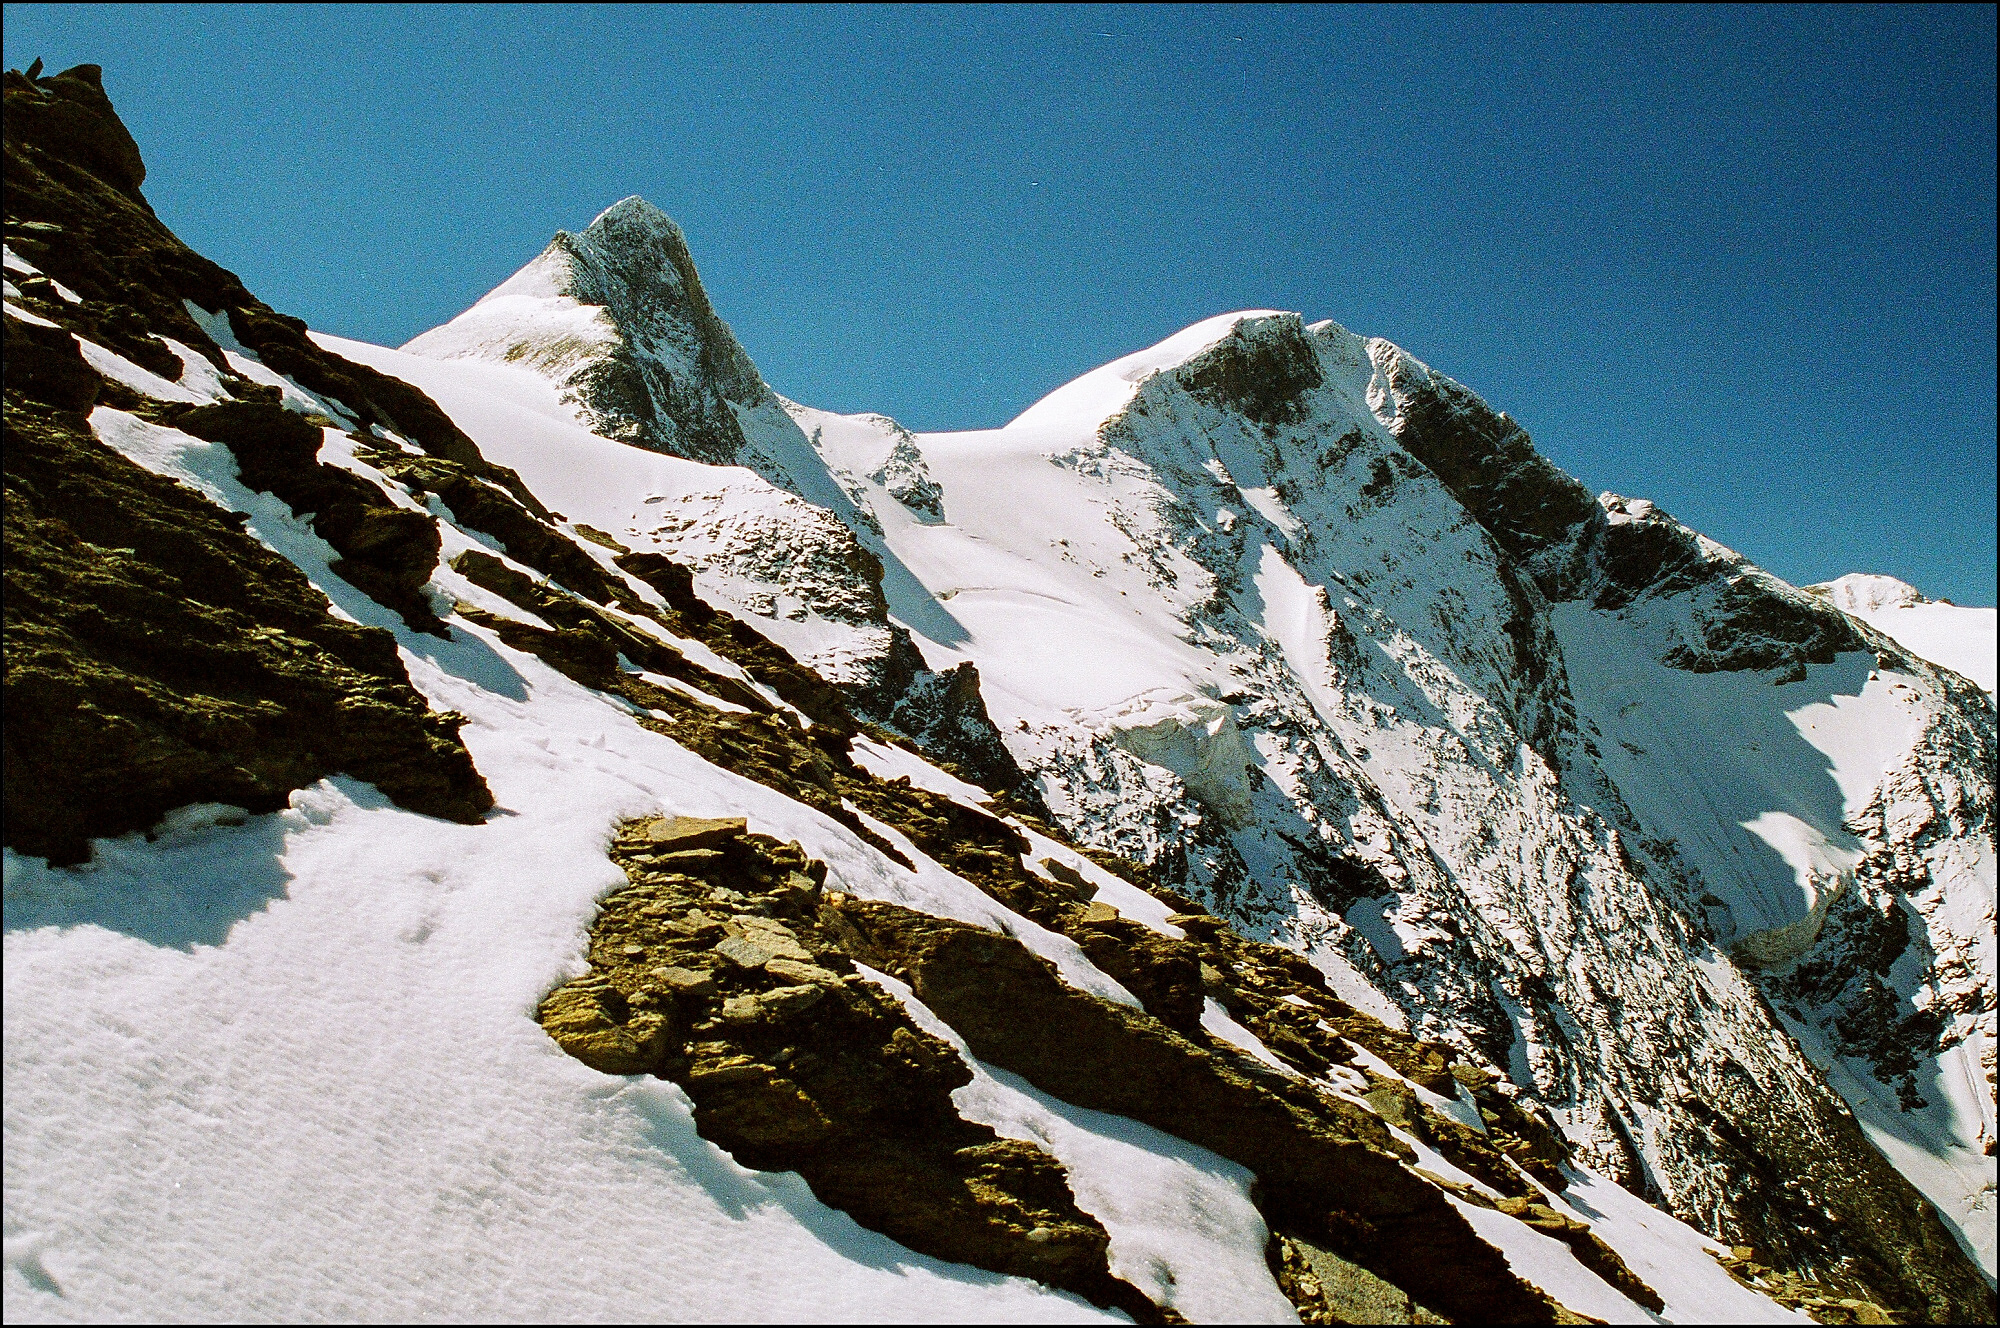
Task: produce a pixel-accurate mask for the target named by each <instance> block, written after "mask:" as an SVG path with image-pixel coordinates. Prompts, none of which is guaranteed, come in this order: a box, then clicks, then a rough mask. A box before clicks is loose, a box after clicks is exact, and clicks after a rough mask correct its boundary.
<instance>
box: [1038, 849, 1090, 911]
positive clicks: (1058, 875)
mask: <svg viewBox="0 0 2000 1328" xmlns="http://www.w3.org/2000/svg"><path fill="white" fill-rule="evenodd" d="M1042 870H1043V871H1045V872H1047V873H1048V874H1049V875H1050V876H1052V877H1054V878H1055V879H1056V880H1058V881H1061V882H1062V883H1063V884H1064V885H1066V886H1068V887H1069V888H1070V889H1071V890H1072V891H1074V892H1075V894H1076V897H1077V898H1078V899H1081V900H1083V901H1085V902H1086V903H1087V902H1089V901H1090V900H1092V899H1094V898H1096V897H1097V887H1096V886H1094V885H1092V884H1091V883H1090V882H1089V881H1088V880H1086V879H1084V875H1083V873H1082V872H1080V871H1078V870H1077V869H1076V868H1074V867H1072V866H1070V865H1069V864H1068V863H1066V862H1059V861H1057V860H1056V859H1055V858H1043V859H1042Z"/></svg>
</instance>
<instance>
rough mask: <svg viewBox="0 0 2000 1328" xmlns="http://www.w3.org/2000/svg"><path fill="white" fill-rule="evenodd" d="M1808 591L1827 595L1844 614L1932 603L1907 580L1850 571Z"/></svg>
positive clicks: (1866, 612)
mask: <svg viewBox="0 0 2000 1328" xmlns="http://www.w3.org/2000/svg"><path fill="white" fill-rule="evenodd" d="M1806 588H1807V589H1808V590H1812V591H1815V592H1817V593H1819V594H1822V595H1825V596H1826V597H1827V598H1828V599H1830V600H1832V601H1833V605H1834V607H1835V608H1837V609H1839V610H1841V611H1842V612H1844V613H1853V614H1868V613H1873V612H1875V611H1876V610H1878V609H1907V608H1910V607H1912V606H1914V605H1918V604H1929V603H1931V602H1932V601H1931V600H1930V598H1929V597H1928V596H1926V595H1925V594H1924V593H1923V592H1922V591H1920V590H1918V589H1917V588H1916V587H1915V586H1913V585H1911V584H1910V583H1909V582H1907V581H1898V580H1897V579H1896V578H1895V577H1893V576H1878V575H1875V574H1873V573H1869V572H1849V573H1848V574H1847V575H1846V576H1842V577H1836V578H1834V579H1833V580H1831V581H1822V582H1820V583H1819V584H1818V585H1815V586H1808V587H1806Z"/></svg>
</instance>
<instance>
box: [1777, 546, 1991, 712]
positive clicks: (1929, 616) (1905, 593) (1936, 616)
mask: <svg viewBox="0 0 2000 1328" xmlns="http://www.w3.org/2000/svg"><path fill="white" fill-rule="evenodd" d="M1808 589H1810V590H1814V591H1818V592H1821V593H1823V594H1825V595H1826V597H1827V598H1828V599H1830V600H1832V601H1833V603H1834V606H1835V607H1837V608H1839V609H1840V610H1842V611H1843V612H1845V613H1851V614H1853V615H1854V616H1855V617H1857V618H1859V619H1861V621H1863V622H1865V623H1867V624H1868V625H1869V626H1870V627H1873V628H1875V629H1876V630H1877V631H1879V632H1881V633H1883V634H1884V635H1886V636H1889V637H1891V638H1893V639H1894V640H1895V641H1896V643H1897V644H1898V645H1901V646H1903V647H1904V648H1906V649H1908V650H1909V651H1911V652H1912V653H1913V654H1917V655H1921V656H1922V657H1923V658H1925V659H1927V660H1929V661H1930V662H1931V663H1933V664H1942V665H1943V666H1944V667H1946V668H1948V669H1951V670H1952V671H1953V672H1956V673H1962V674H1964V675H1965V676H1966V677H1968V678H1970V679H1972V680H1973V681H1974V682H1976V683H1978V684H1979V685H1980V686H1981V687H1982V688H1984V689H1985V691H1986V695H1987V696H1989V697H1991V696H1992V695H1993V686H1994V674H1995V670H1996V667H2000V666H1996V663H1995V659H1994V652H1995V642H1994V620H1995V616H1996V610H1993V609H1968V608H1961V607H1960V606H1959V605H1956V604H1951V603H1947V602H1945V601H1943V600H1933V599H1926V598H1924V596H1923V594H1922V593H1921V592H1920V591H1918V589H1917V588H1916V587H1915V586H1913V585H1911V584H1910V583H1909V582H1907V581H1898V580H1897V579H1896V578H1895V577H1893V576H1870V575H1868V574H1866V573H1863V572H1851V573H1849V574H1848V575H1846V576H1843V577H1840V578H1838V579H1837V580H1833V581H1827V582H1823V583H1821V584H1820V585H1816V586H1810V587H1808Z"/></svg>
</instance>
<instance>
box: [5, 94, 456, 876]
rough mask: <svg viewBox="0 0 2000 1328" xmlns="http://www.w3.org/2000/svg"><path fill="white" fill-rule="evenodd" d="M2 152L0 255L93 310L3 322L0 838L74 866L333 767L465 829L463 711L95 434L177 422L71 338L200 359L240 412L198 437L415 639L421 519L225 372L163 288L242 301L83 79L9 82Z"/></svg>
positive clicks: (166, 361)
mask: <svg viewBox="0 0 2000 1328" xmlns="http://www.w3.org/2000/svg"><path fill="white" fill-rule="evenodd" d="M5 145H6V181H7V193H6V203H7V234H8V243H9V245H10V246H12V247H14V248H15V249H16V251H17V252H21V253H22V254H23V255H24V256H26V257H28V258H29V259H30V261H33V262H35V263H36V264H37V265H38V266H40V267H42V268H43V269H44V270H45V271H46V272H48V273H50V274H51V275H53V276H54V278H55V279H56V280H58V281H61V282H62V283H63V284H64V285H66V286H69V287H71V288H72V289H73V290H75V291H76V292H77V293H78V295H79V296H80V297H81V299H80V302H77V303H72V302H70V301H68V300H64V299H59V298H56V297H55V296H54V294H53V292H52V291H51V292H48V293H42V292H39V291H36V292H30V291H28V290H24V292H23V296H24V301H25V302H27V303H29V304H31V305H32V306H33V308H34V309H36V310H40V311H41V313H40V315H38V316H44V317H46V318H48V319H49V320H50V321H54V322H59V323H61V324H62V327H61V328H60V329H58V328H48V327H39V326H36V325H34V324H31V323H28V322H26V321H25V320H22V319H18V318H15V317H12V316H11V315H10V316H9V317H8V318H7V319H6V420H5V457H4V465H5V483H6V526H7V562H6V579H7V580H6V606H5V614H6V616H5V633H6V666H5V667H6V673H5V729H4V733H5V753H6V771H5V802H6V818H5V821H6V825H5V835H6V841H5V842H6V843H7V844H8V845H9V846H11V847H14V848H16V849H18V850H19V851H21V852H24V853H32V854H35V855H38V856H46V857H49V858H51V859H52V860H54V861H56V862H58V863H70V862H76V861H80V860H82V859H84V858H86V857H87V856H88V855H89V844H88V841H89V840H90V839H91V838H92V837H97V836H105V835H117V834H122V833H124V832H126V831H131V830H139V829H144V828H146V827H147V826H150V825H152V824H153V823H154V822H156V821H157V820H158V819H159V817H160V815H161V814H162V813H164V812H166V811H168V810H170V809H171V808H174V807H178V806H183V805H185V804H188V803H193V802H223V803H231V804H234V805H238V806H242V807H246V808H248V809H249V810H251V811H253V812H267V811H273V810H276V809H278V808H281V807H283V806H284V805H285V804H286V801H287V799H288V797H289V795H290V794H291V792H292V791H293V790H294V789H298V788H301V787H303V786H305V785H307V784H311V783H313V782H315V781H316V780H319V779H321V778H323V777H325V776H327V775H330V774H335V773H339V772H345V773H347V774H350V775H353V776H355V777H356V778H359V779H364V780H368V781H370V782H372V783H374V784H375V785H376V786H377V787H378V788H380V789H381V790H382V792H383V793H385V794H387V795H388V796H389V797H390V798H392V799H393V800H395V801H396V802H397V803H398V804H400V805H402V806H404V807H408V808H410V809H411V810H414V811H420V812H424V813H427V814H430V815H436V816H443V817H447V818H450V819H453V820H457V821H463V822H475V821H477V820H478V819H479V818H480V816H481V815H482V814H483V813H484V812H485V811H486V810H487V809H488V808H489V807H491V806H492V804H493V797H492V794H491V793H490V792H489V791H488V789H487V787H486V784H485V781H484V780H483V779H481V778H480V776H479V772H478V771H477V770H476V769H475V768H474V767H473V764H472V758H471V755H470V754H469V753H468V752H467V751H466V749H465V747H464V745H463V744H462V743H461V742H460V741H459V738H458V729H459V724H460V722H461V721H460V720H459V719H458V717H456V716H453V715H441V714H436V713H434V712H432V711H431V710H430V709H429V707H428V706H427V705H425V703H424V700H423V698H422V697H421V696H419V695H418V694H417V692H416V691H415V689H413V688H412V687H411V686H410V682H409V675H408V674H407V673H406V672H405V670H404V668H403V665H402V661H401V660H400V659H399V658H398V656H397V653H396V645H395V641H394V639H393V638H392V637H391V636H390V634H389V633H387V632H384V631H381V630H380V629H376V628H368V627H362V626H359V625H357V624H354V623H351V622H345V621H342V620H340V619H336V618H334V617H333V616H332V615H331V614H330V613H329V612H328V609H329V605H328V603H327V601H326V598H325V597H324V596H323V595H321V594H320V593H319V591H317V590H316V589H314V588H313V586H312V585H311V583H310V582H308V581H307V580H306V578H305V577H304V576H303V575H302V574H301V573H300V572H299V571H298V570H297V569H296V568H295V567H293V566H292V565H291V564H290V563H289V562H286V561H285V560H284V559H282V558H280V557H278V556H277V555H276V554H274V553H272V552H271V551H270V550H268V549H266V548H265V547H264V546H263V545H261V544H259V543H258V542H257V541H256V540H254V539H252V538H251V537H250V536H249V535H247V534H245V533H244V531H243V528H242V527H243V522H242V519H241V518H240V517H236V516H233V515H231V514H230V513H227V512H225V511H222V510H221V509H219V508H217V507H216V506H215V505H214V504H212V503H210V502H209V501H208V500H207V499H205V498H203V497H202V496H201V495H199V494H197V493H195V492H194V491H193V490H191V489H188V488H186V487H184V486H182V485H180V484H178V483H176V482H174V481H172V480H168V479H164V478H162V477H160V476H158V475H155V474H153V473H152V472H150V471H146V470H143V469H141V468H140V467H138V466H136V465H134V464H133V463H132V462H130V461H128V460H126V459H125V458H124V457H122V456H120V455H119V454H117V453H116V452H114V451H112V450H111V449H110V448H108V447H106V446H105V445H104V444H102V443H100V442H99V441H97V439H96V438H95V437H94V436H93V435H92V433H91V429H90V424H89V420H88V419H87V417H86V413H87V412H88V411H89V410H90V409H91V408H92V406H93V405H95V404H97V403H98V402H99V400H100V399H101V398H115V400H116V402H117V404H119V405H121V406H129V407H131V408H134V409H139V410H143V411H146V412H147V413H148V414H149V415H150V416H152V417H153V418H157V419H161V420H164V419H165V415H164V414H163V413H162V412H161V411H160V410H158V409H155V408H154V405H153V404H151V403H147V402H145V401H143V399H140V398H137V397H136V394H133V393H131V392H130V391H129V390H128V389H124V388H122V387H119V386H117V385H115V384H111V383H109V382H107V381H106V380H104V379H102V378H100V377H99V375H98V374H97V372H96V371H95V370H93V369H92V368H90V366H89V365H88V364H86V363H85V361H84V360H83V358H82V356H81V355H80V354H79V353H78V350H77V346H76V342H75V341H74V340H73V339H72V337H71V335H70V333H71V332H72V331H74V332H76V333H77V334H79V335H82V336H86V337H90V338H92V339H93V340H100V341H101V342H103V343H104V344H107V345H109V346H111V348H112V349H115V350H117V351H118V352H119V353H121V354H124V355H126V356H127V357H128V358H130V359H132V360H133V361H134V362H136V363H138V364H141V365H143V366H145V367H146V368H149V369H153V370H155V371H157V372H160V373H162V374H164V375H166V376H168V377H170V378H178V377H180V375H181V372H182V366H181V362H180V358H179V356H178V355H176V354H174V353H173V352H172V351H171V350H169V349H168V348H167V347H166V346H165V345H164V344H163V343H162V342H161V341H160V340H159V339H158V336H169V337H173V338H175V339H176V340H180V341H182V342H183V343H184V344H186V345H188V346H190V347H192V348H194V349H195V350H196V351H198V352H201V353H204V354H207V355H209V356H210V358H211V359H212V361H213V362H214V363H215V366H216V367H217V369H219V370H221V371H223V372H224V374H225V375H226V377H225V378H224V381H225V382H226V383H234V384H236V385H237V387H238V388H239V389H240V390H241V391H242V392H243V394H244V395H245V396H246V397H250V398H253V399H252V400H246V401H242V402H237V403H232V404H230V405H228V406H225V407H222V408H218V409H217V410H216V411H212V412H211V413H209V414H208V415H206V416H200V417H199V418H198V419H197V421H196V427H197V428H201V427H208V428H209V429H210V430H211V432H212V433H214V434H215V435H216V436H218V437H225V440H226V441H227V442H228V443H229V445H230V447H231V448H232V450H233V451H236V453H237V455H238V458H239V462H240V463H241V465H242V467H243V469H244V472H245V474H246V477H249V478H250V480H251V483H253V484H255V485H257V486H258V487H262V488H266V489H269V490H271V491H272V492H275V493H277V494H278V496H280V497H282V498H285V499H286V501H288V502H291V503H293V504H294V506H295V507H297V508H299V509H300V510H310V511H314V512H316V513H317V515H318V519H317V521H316V525H317V526H318V528H319V529H320V532H321V534H322V535H324V536H325V537H326V538H327V539H328V541H329V543H332V544H333V545H334V546H335V547H336V549H339V550H340V551H341V552H342V553H343V555H345V557H344V561H343V562H342V563H341V564H340V571H341V572H342V574H343V575H347V576H349V578H350V579H351V580H353V581H354V583H355V584H356V585H357V586H358V587H360V588H361V589H363V590H364V591H367V592H368V593H370V594H376V595H379V596H380V597H381V598H382V599H383V602H384V603H387V604H389V605H391V607H396V608H399V609H401V610H403V611H404V613H405V616H406V617H409V618H411V619H412V622H413V625H434V624H435V619H434V618H432V617H431V616H430V612H429V607H428V605H427V603H425V602H424V601H423V600H422V598H421V595H420V594H419V588H420V587H421V586H422V584H423V582H424V581H425V580H427V579H428V577H429V575H430V569H431V567H432V566H433V565H434V564H435V559H436V552H437V548H438V535H437V531H436V529H435V526H434V524H433V523H432V522H430V521H429V519H428V518H426V517H422V516H419V515H418V514H415V513H409V512H404V511H400V510H398V509H395V508H394V507H393V506H392V505H390V504H389V503H388V501H387V500H386V498H384V497H383V496H382V495H381V494H380V493H379V492H374V491H372V490H369V486H367V485H366V484H365V483H364V482H363V481H361V480H359V479H357V478H356V477H353V476H350V475H347V474H345V473H344V472H338V471H333V470H332V468H330V467H326V466H323V465H320V464H319V463H318V462H317V461H316V459H315V454H316V452H317V450H318V446H319V439H320V433H319V429H318V428H316V427H314V426H313V425H311V424H309V423H307V422H305V421H304V420H302V419H300V418H299V417H297V416H294V415H290V414H288V413H287V412H285V411H282V410H280V409H278V408H277V406H276V405H275V404H273V403H271V402H269V401H266V400H261V399H254V398H259V396H260V394H259V393H257V392H256V391H255V390H254V389H252V388H250V386H249V385H248V384H246V383H244V382H243V380H242V379H240V378H238V377H237V376H236V375H235V374H234V373H233V372H230V371H229V369H228V366H227V363H226V361H224V359H223V357H222V355H221V352H220V350H219V349H218V348H216V347H215V346H214V343H212V342H211V341H209V339H208V337H207V335H206V334H205V333H203V332H202V330H201V328H200V326H199V325H198V324H196V323H195V322H194V320H193V319H192V318H191V317H190V316H189V314H188V312H187V310H186V309H185V308H184V307H183V306H182V305H181V304H180V302H179V299H178V298H176V297H177V295H178V293H179V292H181V291H187V292H189V293H190V295H193V294H197V293H199V294H203V295H207V296H210V297H213V296H214V295H215V294H216V293H217V292H219V291H229V292H231V293H233V294H234V296H235V297H236V298H238V299H239V301H240V302H243V303H246V304H251V305H254V301H251V300H250V297H249V295H248V293H247V292H244V291H242V288H241V286H240V284H238V283H236V280H235V278H234V277H231V276H229V274H228V273H226V272H223V271H222V269H220V268H218V267H216V266H215V265H214V264H212V263H208V262H207V261H206V260H204V259H201V258H200V257H199V256H197V255H195V254H193V253H191V252H190V251H188V250H187V249H186V248H185V247H184V246H182V245H181V244H180V242H179V241H178V240H175V239H174V237H173V236H172V235H171V234H170V233H168V232H167V231H166V229H165V228H164V227H162V226H161V225H160V224H159V222H158V221H157V220H155V219H154V217H153V215H152V212H151V210H150V209H149V208H147V206H146V204H145V201H144V199H143V198H141V197H140V196H139V194H138V186H139V182H140V181H141V180H142V179H143V178H144V170H143V167H141V166H140V164H139V162H138V154H137V150H136V148H133V147H132V144H131V139H130V136H129V135H128V134H126V133H125V131H124V129H123V126H122V125H120V124H119V123H118V120H117V117H116V115H115V114H113V112H112V110H111V106H110V103H109V102H108V101H107V100H106V99H105V97H104V94H103V90H102V88H101V87H100V86H99V83H98V79H97V72H96V70H95V69H94V68H92V67H89V66H85V67H82V68H80V69H77V70H72V71H70V72H69V73H66V74H60V75H57V76H56V77H54V78H50V79H41V80H30V79H28V78H26V77H25V76H23V75H21V74H18V73H13V72H9V73H8V74H7V75H6V121H5ZM210 307H216V306H214V305H211V306H210ZM255 308H257V309H262V306H261V305H255ZM266 312H268V311H266ZM272 317H275V315H273V316H272ZM156 334H157V335H156ZM298 339H299V341H300V342H302V343H303V342H304V338H303V336H302V335H301V336H299V338H298ZM304 344H306V345H307V346H308V347H309V346H310V343H304ZM311 354H312V355H313V356H316V357H319V358H320V359H325V358H327V357H324V356H323V355H321V353H320V352H318V350H317V348H311ZM397 387H398V388H401V390H402V392H404V393H413V392H414V391H415V390H414V389H411V388H408V387H406V386H404V385H401V384H398V385H397ZM431 409H432V410H433V411H435V410H436V408H435V407H434V406H433V407H431ZM438 418H439V419H442V415H441V414H439V416H438ZM452 432H453V433H456V432H457V431H456V430H455V429H454V430H452ZM459 437H460V438H462V437H463V435H459ZM465 446H466V447H467V448H470V447H471V444H470V442H469V441H467V442H466V443H465ZM474 455H475V456H476V452H475V453H474ZM364 490H368V491H367V492H363V491H364Z"/></svg>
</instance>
